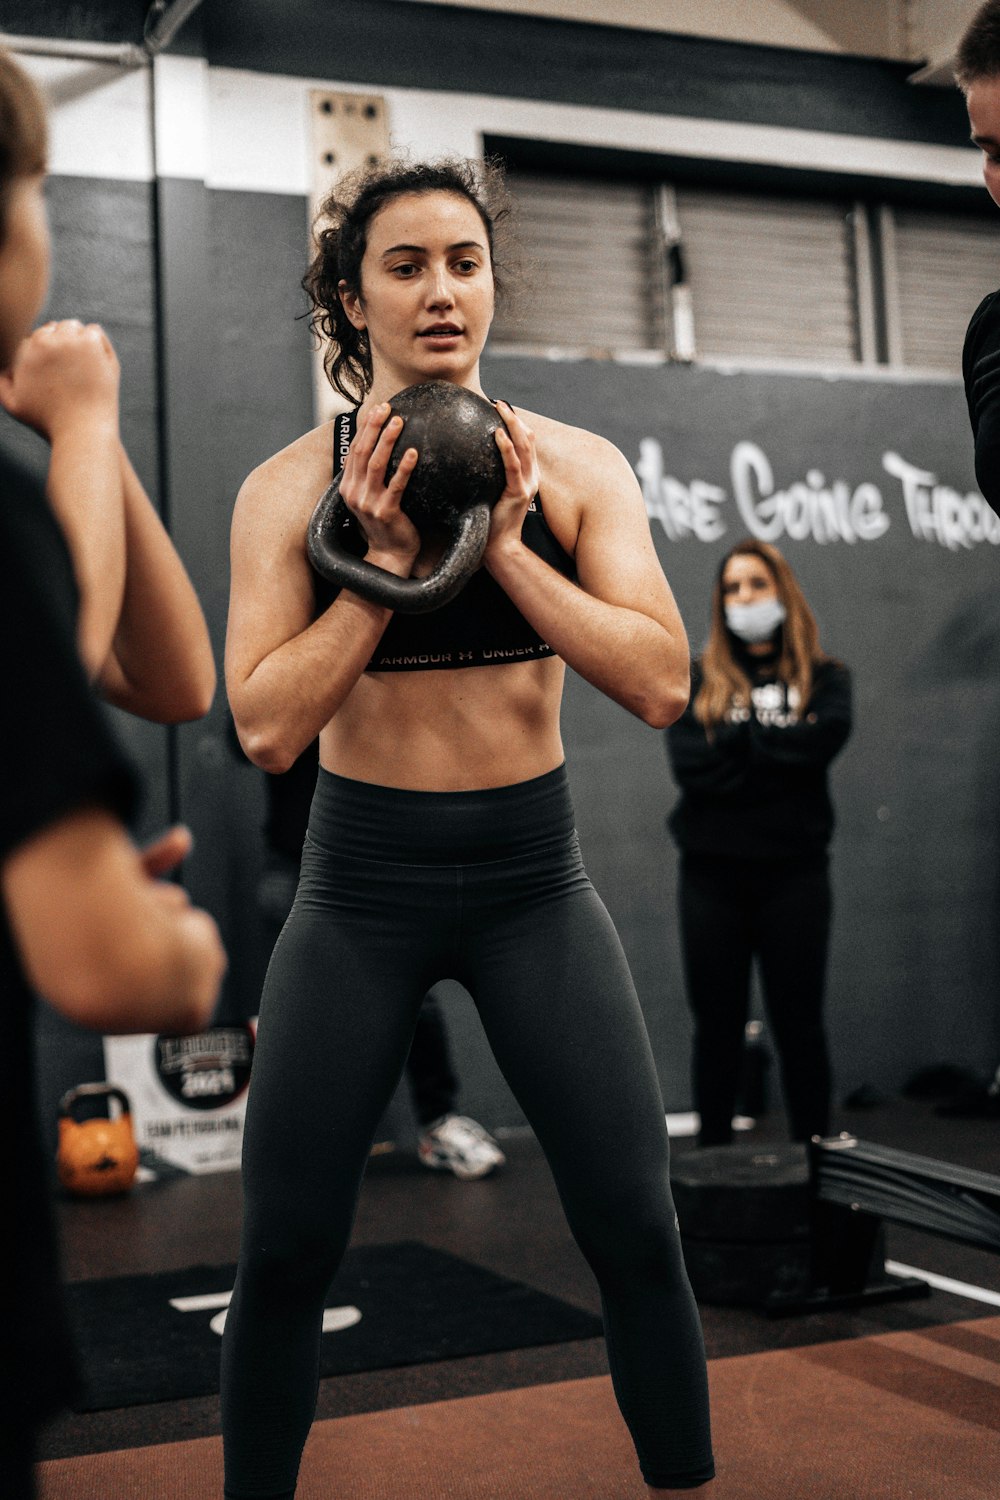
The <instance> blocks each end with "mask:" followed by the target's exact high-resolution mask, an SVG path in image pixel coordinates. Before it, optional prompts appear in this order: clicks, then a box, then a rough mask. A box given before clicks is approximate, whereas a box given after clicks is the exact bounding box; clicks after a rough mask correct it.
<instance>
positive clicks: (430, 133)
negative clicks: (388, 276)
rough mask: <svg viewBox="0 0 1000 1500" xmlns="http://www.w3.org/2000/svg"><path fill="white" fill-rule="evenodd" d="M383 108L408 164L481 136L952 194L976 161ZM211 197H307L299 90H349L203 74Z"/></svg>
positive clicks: (621, 115) (776, 137)
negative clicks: (914, 185)
mask: <svg viewBox="0 0 1000 1500" xmlns="http://www.w3.org/2000/svg"><path fill="white" fill-rule="evenodd" d="M368 87H369V88H370V89H376V90H377V91H378V92H379V93H381V94H383V95H384V97H385V98H386V100H387V102H388V106H389V119H390V127H391V131H392V139H393V144H394V145H396V146H398V147H401V148H403V149H406V150H411V151H414V152H415V153H418V154H423V155H431V154H435V153H437V152H441V151H456V152H459V153H461V154H463V155H472V154H475V153H476V152H478V151H479V150H481V148H482V138H483V136H484V135H510V136H520V137H523V138H527V139H531V140H546V141H558V142H566V143H569V144H575V145H583V146H587V145H593V146H607V147H614V148H618V149H622V150H637V151H646V152H656V153H660V154H663V155H675V156H685V157H693V158H696V159H702V160H705V161H715V160H726V161H734V162H740V163H746V164H756V165H767V166H786V167H798V168H802V169H811V170H816V171H827V172H851V173H856V174H857V175H859V176H867V177H874V176H878V177H891V178H900V179H903V180H906V181H928V182H939V183H945V184H950V185H953V186H962V187H968V186H975V185H977V184H978V183H979V181H980V156H979V152H978V151H976V150H974V149H973V148H972V146H971V145H970V146H969V147H958V146H927V145H922V144H920V143H918V142H913V141H886V140H881V139H873V138H869V137H867V136H853V135H836V134H832V133H830V132H827V131H822V130H792V129H787V128H784V127H779V126H771V125H748V124H745V123H742V122H733V121H728V120H694V119H690V118H688V117H687V116H681V115H648V114H640V113H638V112H633V111H629V110H614V109H592V108H588V107H586V106H584V105H577V104H551V103H546V102H540V101H532V100H527V99H502V98H496V97H494V96H492V95H488V94H453V93H435V92H431V91H427V90H421V89H389V88H387V89H378V87H377V85H368ZM209 88H210V96H211V111H212V116H211V118H212V130H211V135H212V153H211V162H210V167H209V180H210V183H211V185H212V186H213V187H221V188H247V189H252V190H255V191H258V192H273V193H281V192H284V193H298V194H300V195H304V194H305V193H306V192H307V191H308V181H307V161H308V154H307V150H306V148H305V145H304V144H302V145H300V144H299V143H301V142H304V140H305V119H306V98H307V95H308V91H309V89H310V88H332V89H338V90H346V91H347V92H350V91H351V89H352V88H358V85H352V84H350V83H345V82H342V81H338V82H331V81H330V80H328V79H327V80H323V79H302V78H291V77H287V76H284V75H281V74H260V73H250V72H245V71H243V70H241V69H236V68H212V69H211V70H210V84H209Z"/></svg>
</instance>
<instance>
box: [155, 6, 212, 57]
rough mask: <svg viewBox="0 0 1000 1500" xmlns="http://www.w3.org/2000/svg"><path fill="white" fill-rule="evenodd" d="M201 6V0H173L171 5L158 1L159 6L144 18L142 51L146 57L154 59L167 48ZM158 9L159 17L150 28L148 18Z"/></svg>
mask: <svg viewBox="0 0 1000 1500" xmlns="http://www.w3.org/2000/svg"><path fill="white" fill-rule="evenodd" d="M200 4H201V0H173V4H172V5H171V4H167V3H166V0H160V3H159V6H157V5H153V6H152V7H151V9H150V12H149V15H147V17H146V32H145V35H144V37H143V44H142V45H143V50H144V51H145V53H146V55H147V56H148V57H155V56H156V54H157V53H158V52H161V51H162V50H163V48H164V47H166V46H168V45H169V44H170V43H171V42H172V41H173V39H174V37H175V36H176V35H177V33H178V31H180V29H181V27H182V26H183V25H184V22H185V21H186V20H187V19H188V18H189V17H190V16H193V15H194V13H195V11H196V10H197V9H198V7H199V5H200ZM157 8H159V9H160V12H161V14H160V16H159V18H158V19H157V21H156V22H155V24H154V25H153V26H150V24H149V22H150V17H151V16H152V14H153V11H154V10H156V9H157Z"/></svg>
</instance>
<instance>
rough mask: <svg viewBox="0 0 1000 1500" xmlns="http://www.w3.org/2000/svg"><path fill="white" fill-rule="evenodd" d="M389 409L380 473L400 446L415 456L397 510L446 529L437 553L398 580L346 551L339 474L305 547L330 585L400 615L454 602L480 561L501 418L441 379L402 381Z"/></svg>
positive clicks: (497, 486) (497, 480)
mask: <svg viewBox="0 0 1000 1500" xmlns="http://www.w3.org/2000/svg"><path fill="white" fill-rule="evenodd" d="M390 406H391V408H392V411H391V412H390V417H391V416H400V417H402V418H403V430H402V432H401V433H400V435H399V437H398V438H397V440H396V443H395V445H394V447H393V450H392V454H391V457H390V459H389V465H388V468H387V470H386V477H387V478H390V479H391V477H392V475H393V474H394V473H395V472H396V466H397V465H398V463H399V460H400V459H401V458H402V456H403V454H404V453H405V452H406V450H407V448H416V450H417V452H418V454H419V455H420V457H419V459H418V461H417V466H416V468H415V469H414V470H413V473H412V474H411V475H410V478H409V482H408V483H407V486H406V490H405V491H404V494H403V499H402V502H401V508H402V510H403V511H404V513H405V514H406V515H407V516H409V518H410V520H411V521H412V522H413V524H414V525H415V526H416V527H417V529H418V531H426V530H429V529H432V528H435V527H440V528H442V529H443V530H444V531H445V532H446V533H448V534H449V536H450V541H449V544H448V547H447V549H446V551H445V554H444V556H443V557H442V558H441V560H440V562H439V563H438V564H437V566H436V567H435V568H434V570H433V572H431V573H429V574H428V575H427V577H426V578H397V577H396V576H395V574H393V573H387V572H386V571H385V570H384V568H378V567H375V565H374V564H373V563H368V562H365V561H364V559H363V558H360V557H355V556H354V555H353V554H352V553H350V552H347V551H345V550H344V548H343V547H342V546H341V545H340V541H339V534H340V531H341V528H342V527H343V524H344V521H345V519H346V518H347V516H348V515H349V514H350V512H349V510H348V508H347V504H346V502H345V501H344V500H342V499H341V497H340V475H339V474H338V475H337V477H336V478H335V479H334V481H333V483H332V484H331V485H330V487H329V489H328V490H327V491H326V493H325V494H324V495H323V497H322V499H321V500H320V502H319V504H318V505H317V507H316V509H315V510H314V511H313V515H312V520H311V521H310V522H309V530H308V533H307V537H306V550H307V552H308V555H309V561H310V562H311V563H312V565H313V567H314V568H315V569H316V571H317V573H319V574H320V575H321V576H322V577H323V578H326V579H328V580H329V581H330V582H331V583H335V584H338V585H339V586H340V587H341V588H349V589H351V590H353V591H354V592H355V593H358V594H361V595H363V597H364V598H366V599H371V600H372V601H373V602H374V603H376V604H384V605H386V606H387V607H388V608H389V609H394V610H400V611H401V612H402V613H403V614H425V613H426V612H427V611H429V610H432V609H440V608H441V606H442V604H447V603H448V601H449V600H451V599H454V597H455V595H456V594H457V593H458V592H459V591H460V589H461V588H462V587H463V586H464V585H465V583H466V582H467V581H468V579H469V578H471V577H472V574H473V573H474V572H475V571H476V569H477V568H478V566H479V564H480V562H481V561H482V556H483V552H484V551H485V550H486V540H487V537H488V536H489V530H490V512H491V510H492V509H493V506H494V505H495V504H496V502H497V501H498V500H499V498H500V496H501V495H502V494H503V491H504V487H505V485H506V474H505V472H504V464H503V457H502V456H501V453H500V450H499V448H498V447H497V445H496V440H495V438H494V436H493V434H494V433H495V432H496V430H497V428H498V427H500V426H502V420H501V417H500V414H499V412H498V411H497V410H496V408H495V407H494V406H491V405H490V403H489V402H488V401H487V400H485V399H484V397H482V396H477V395H476V394H475V392H474V391H467V390H466V389H465V388H464V387H463V386H460V385H452V384H451V382H450V381H447V380H428V381H425V382H424V383H423V384H421V385H411V386H407V388H406V390H405V391H400V392H399V394H398V395H397V396H393V398H392V401H391V402H390ZM388 420H389V417H387V418H386V421H388Z"/></svg>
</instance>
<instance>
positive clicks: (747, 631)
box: [726, 598, 787, 646]
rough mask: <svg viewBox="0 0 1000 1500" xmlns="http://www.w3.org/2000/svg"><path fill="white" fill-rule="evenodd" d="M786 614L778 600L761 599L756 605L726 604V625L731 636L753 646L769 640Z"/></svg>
mask: <svg viewBox="0 0 1000 1500" xmlns="http://www.w3.org/2000/svg"><path fill="white" fill-rule="evenodd" d="M786 614H787V611H786V609H785V606H784V605H783V604H782V602H781V600H780V599H778V598H773V599H761V600H760V601H759V603H757V604H727V605H726V624H727V625H728V627H729V629H730V630H731V631H732V632H733V635H737V636H739V638H740V640H741V641H746V643H747V645H748V646H755V645H758V644H759V643H760V642H761V641H769V640H770V639H771V637H772V635H773V634H774V632H775V631H776V630H777V628H778V626H779V625H780V624H781V623H782V621H783V620H784V619H785V616H786Z"/></svg>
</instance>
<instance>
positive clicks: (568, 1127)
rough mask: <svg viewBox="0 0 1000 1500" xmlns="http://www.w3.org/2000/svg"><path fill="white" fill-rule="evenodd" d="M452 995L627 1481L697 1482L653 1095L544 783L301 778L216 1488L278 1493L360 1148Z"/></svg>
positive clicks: (697, 1392)
mask: <svg viewBox="0 0 1000 1500" xmlns="http://www.w3.org/2000/svg"><path fill="white" fill-rule="evenodd" d="M445 978H448V979H455V980H458V981H459V982H460V983H461V984H463V985H464V986H465V988H466V989H467V990H468V991H469V993H470V994H471V995H472V996H473V998H474V1000H475V1003H476V1006H477V1008H478V1010H479V1014H480V1017H481V1018H482V1023H483V1026H484V1028H485V1031H486V1034H487V1037H488V1039H489V1041H490V1045H491V1046H492V1049H493V1052H494V1055H495V1057H496V1059H497V1062H498V1063H499V1065H500V1067H501V1069H502V1071H503V1073H504V1076H505V1077H506V1079H507V1081H508V1083H509V1084H510V1086H511V1088H512V1090H513V1091H514V1094H515V1095H516V1097H517V1099H518V1101H519V1103H520V1105H521V1107H522V1109H523V1110H524V1113H525V1115H526V1117H527V1118H528V1120H529V1121H530V1123H531V1125H532V1127H533V1129H534V1131H535V1134H536V1136H537V1138H538V1140H539V1142H540V1144H541V1146H542V1149H543V1150H544V1152H545V1154H546V1157H547V1158H548V1161H549V1165H550V1167H551V1169H552V1172H553V1175H554V1177H555V1181H556V1185H557V1187H558V1191H559V1195H560V1198H561V1201H562V1204H563V1207H564V1209H565V1212H566V1215H567V1218H568V1220H569V1224H570V1227H571V1229H572V1231H573V1234H574V1236H575V1238H576V1241H577V1243H578V1244H579V1246H580V1248H581V1250H582V1251H583V1254H584V1255H585V1256H586V1258H587V1260H588V1262H589V1264H590V1265H591V1267H592V1268H593V1271H594V1274H595V1276H596V1278H597V1281H598V1284H599V1286H600V1291H601V1296H602V1302H603V1308H604V1323H605V1331H606V1338H607V1345H608V1356H609V1361H610V1368H611V1376H612V1381H613V1384H614V1389H615V1394H616V1396H617V1398H618V1403H619V1406H620V1407H621V1411H622V1414H623V1416H624V1418H625V1421H626V1423H627V1424H628V1427H629V1429H630V1431H631V1433H632V1437H633V1440H634V1443H635V1447H636V1450H637V1453H638V1457H639V1462H640V1465H641V1468H642V1472H643V1475H644V1477H645V1479H646V1481H647V1483H649V1484H652V1485H662V1486H664V1487H669V1486H672V1487H676V1488H692V1489H693V1488H695V1487H696V1486H698V1485H700V1484H703V1483H705V1482H706V1481H707V1480H708V1479H710V1478H711V1477H712V1474H713V1467H712V1453H711V1440H710V1434H709V1415H708V1391H707V1381H706V1370H705V1355H704V1347H703V1343H702V1336H701V1327H700V1324H699V1321H698V1313H697V1309H696V1307H695V1304H694V1300H693V1298H692V1295H691V1289H690V1286H689V1284H688V1280H687V1276H686V1273H685V1270H684V1262H683V1259H682V1256H681V1247H680V1240H679V1236H678V1232H677V1220H676V1216H675V1213H674V1207H673V1202H672V1200H671V1195H670V1182H669V1160H668V1142H667V1133H666V1128H665V1122H664V1112H663V1101H662V1098H661V1095H660V1089H659V1084H658V1081H657V1076H656V1071H655V1068H654V1065H653V1058H652V1054H651V1051H650V1046H649V1041H648V1038H647V1035H646V1028H645V1025H644V1023H643V1019H642V1014H641V1011H640V1009H639V1003H638V999H637V997H636V993H635V989H634V986H633V984H632V980H631V977H630V975H629V971H628V966H627V964H626V961H625V956H624V954H623V952H622V949H621V945H620V943H619V941H618V937H617V934H616V933H615V930H614V927H613V926H612V924H611V920H610V918H609V916H608V914H607V912H606V911H605V909H604V906H603V905H602V903H601V901H600V899H599V897H598V896H597V894H596V893H595V891H594V889H593V887H592V886H591V884H590V881H589V880H588V878H587V875H586V873H585V871H584V869H583V865H582V863H581V860H580V855H579V849H578V846H577V841H576V836H575V833H574V829H573V812H572V805H571V803H570V798H569V791H568V787H567V783H566V776H565V771H564V770H563V769H562V768H560V769H559V770H557V771H553V772H550V773H549V774H548V775H545V776H540V777H537V778H535V779H533V780H531V781H527V782H521V783H518V784H516V785H514V786H507V787H499V788H494V789H490V790H486V791H475V792H409V791H401V790H396V789H393V788H385V787H376V786H371V785H369V784H367V783H363V782H355V781H347V780H345V779H343V778H341V777H337V776H332V775H330V774H329V773H328V772H326V771H323V770H321V771H320V773H319V781H318V785H317V790H316V795H315V799H314V801H313V807H312V813H311V816H310V823H309V833H308V835H307V838H306V845H305V851H304V855H303V861H302V874H301V879H300V883H299V887H298V892H297V895H296V898H295V904H294V906H293V908H292V911H291V913H290V915H289V918H288V921H287V923H286V924H285V927H284V929H283V930H282V933H281V936H280V937H279V939H278V943H277V946H276V947H275V950H274V955H273V957H272V959H271V964H270V967H269V969H268V974H267V979H266V982H265V986H264V994H263V998H262V1001H261V1008H260V1022H259V1031H258V1039H257V1049H256V1054H255V1057H254V1065H253V1075H252V1079H251V1084H250V1096H249V1100H248V1105H247V1118H246V1130H245V1137H244V1152H243V1182H244V1222H243V1238H242V1245H241V1250H240V1263H239V1271H238V1274H237V1278H236V1286H235V1290H234V1294H233V1300H232V1304H231V1307H230V1311H229V1316H228V1319H227V1322H226V1330H225V1336H224V1340H223V1353H222V1418H223V1434H224V1445H225V1459H226V1494H227V1496H230V1497H233V1500H264V1497H267V1500H273V1497H286V1496H290V1495H292V1493H293V1492H294V1489H295V1483H296V1477H297V1473H298V1467H299V1460H300V1456H301V1452H302V1448H303V1445H304V1443H305V1439H306V1436H307V1434H308V1431H309V1427H310V1424H311V1422H312V1418H313V1414H314V1411H315V1404H316V1395H317V1386H318V1370H319V1351H320V1338H321V1323H322V1310H323V1302H324V1297H325V1295H326V1291H327V1288H328V1286H329V1283H330V1280H331V1278H332V1276H333V1274H334V1272H335V1271H336V1269H337V1266H338V1264H339V1262H340V1259H341V1256H342V1254H343V1252H344V1249H345V1247H346V1245H347V1241H348V1237H349V1235H350V1231H351V1224H352V1222H353V1218H354V1212H355V1205H356V1202H357V1197H358V1192H359V1189H360V1185H361V1178H362V1174H363V1172H364V1168H365V1163H366V1161H367V1158H368V1151H369V1148H370V1146H371V1143H372V1140H373V1137H374V1133H375V1129H376V1126H377V1124H378V1121H379V1118H380V1117H381V1115H382V1112H383V1110H384V1109H385V1107H386V1105H387V1103H388V1101H389V1099H390V1097H391V1095H392V1093H393V1090H394V1088H395V1086H396V1083H397V1082H398V1080H399V1077H400V1074H401V1072H402V1069H403V1065H404V1063H405V1061H406V1056H407V1051H408V1049H409V1046H410V1039H411V1036H412V1034H413V1027H414V1022H415V1019H416V1015H417V1012H418V1009H419V1007H420V1003H421V1001H422V1000H423V997H424V995H425V994H426V993H427V991H428V990H429V989H430V988H431V986H432V985H433V984H434V983H435V982H437V981H438V980H441V979H445Z"/></svg>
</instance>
